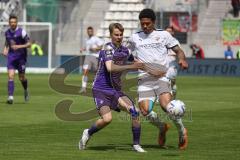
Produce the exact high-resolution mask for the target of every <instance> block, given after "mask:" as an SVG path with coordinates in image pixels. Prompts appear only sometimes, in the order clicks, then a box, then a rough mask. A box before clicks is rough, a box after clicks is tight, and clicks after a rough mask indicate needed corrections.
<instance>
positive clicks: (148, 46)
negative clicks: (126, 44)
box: [139, 43, 165, 49]
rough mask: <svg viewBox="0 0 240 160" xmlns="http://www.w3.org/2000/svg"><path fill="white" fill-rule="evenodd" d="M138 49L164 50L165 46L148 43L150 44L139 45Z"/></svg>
mask: <svg viewBox="0 0 240 160" xmlns="http://www.w3.org/2000/svg"><path fill="white" fill-rule="evenodd" d="M139 47H141V48H144V49H152V48H162V47H164V48H165V45H164V44H163V43H150V44H143V45H140V46H139Z"/></svg>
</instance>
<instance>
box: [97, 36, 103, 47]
mask: <svg viewBox="0 0 240 160" xmlns="http://www.w3.org/2000/svg"><path fill="white" fill-rule="evenodd" d="M96 44H97V46H102V45H103V44H104V41H103V40H102V39H100V38H98V37H96Z"/></svg>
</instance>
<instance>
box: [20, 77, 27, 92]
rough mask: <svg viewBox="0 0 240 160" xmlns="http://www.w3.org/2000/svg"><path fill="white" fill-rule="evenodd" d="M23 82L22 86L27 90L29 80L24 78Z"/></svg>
mask: <svg viewBox="0 0 240 160" xmlns="http://www.w3.org/2000/svg"><path fill="white" fill-rule="evenodd" d="M21 82H22V86H23V88H24V90H27V88H28V80H27V79H25V80H23V81H21Z"/></svg>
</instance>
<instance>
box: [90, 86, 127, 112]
mask: <svg viewBox="0 0 240 160" xmlns="http://www.w3.org/2000/svg"><path fill="white" fill-rule="evenodd" d="M92 92H93V98H94V102H95V104H96V108H97V110H99V109H100V108H101V107H102V106H109V107H110V108H111V109H112V110H115V111H118V112H120V109H119V107H118V99H119V98H120V97H123V96H126V95H125V94H124V93H123V92H121V91H117V90H114V89H109V90H103V89H97V88H93V89H92Z"/></svg>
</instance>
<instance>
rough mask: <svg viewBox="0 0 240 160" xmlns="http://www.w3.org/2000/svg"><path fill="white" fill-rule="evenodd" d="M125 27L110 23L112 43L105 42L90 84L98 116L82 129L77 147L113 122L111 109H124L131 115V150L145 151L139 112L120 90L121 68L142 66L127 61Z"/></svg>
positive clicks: (84, 145)
mask: <svg viewBox="0 0 240 160" xmlns="http://www.w3.org/2000/svg"><path fill="white" fill-rule="evenodd" d="M123 31H124V28H123V26H122V25H121V24H119V23H112V24H110V26H109V32H110V37H111V42H110V43H107V44H106V45H105V47H104V50H101V51H100V53H99V68H98V72H97V74H96V77H95V80H94V84H93V89H92V91H93V98H94V101H95V104H96V108H97V110H98V113H99V115H100V116H101V118H100V119H98V120H97V121H96V122H95V123H94V124H93V125H92V126H91V127H90V128H89V129H85V130H84V131H83V134H82V138H81V140H80V141H79V149H80V150H83V149H85V148H86V144H87V142H88V140H89V139H90V137H91V136H92V135H93V134H94V133H96V132H98V131H99V130H101V129H102V128H104V127H105V126H107V125H108V124H109V123H110V122H111V121H112V113H111V110H115V111H120V110H124V111H126V112H127V113H129V114H130V115H131V117H132V134H133V149H134V150H135V151H137V152H145V151H144V150H143V149H142V147H141V146H140V144H139V141H140V133H141V125H140V121H139V118H138V117H139V111H138V110H137V108H136V107H135V105H134V103H133V101H132V100H131V99H130V98H129V97H128V96H127V95H125V94H124V93H123V92H122V91H121V74H122V71H125V70H130V69H140V68H143V64H142V63H139V62H138V61H137V60H135V61H134V62H133V63H132V64H126V63H125V62H127V60H128V59H129V58H130V57H131V59H132V60H133V57H132V56H131V55H130V54H129V51H128V49H127V48H126V47H124V46H122V45H121V43H122V40H123Z"/></svg>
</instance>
